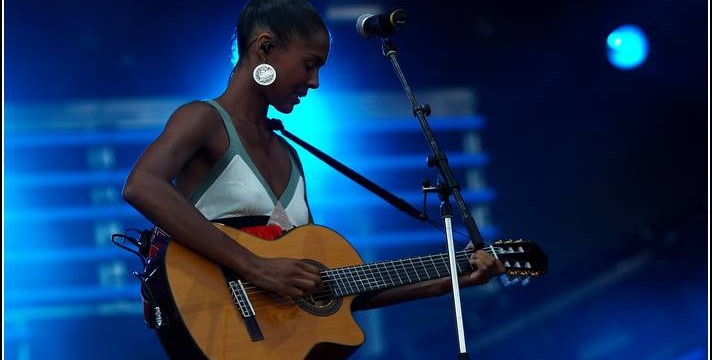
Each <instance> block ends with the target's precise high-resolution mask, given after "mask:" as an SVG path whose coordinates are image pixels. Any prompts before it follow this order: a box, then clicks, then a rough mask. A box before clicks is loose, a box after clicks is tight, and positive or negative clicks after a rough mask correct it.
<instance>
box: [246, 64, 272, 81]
mask: <svg viewBox="0 0 712 360" xmlns="http://www.w3.org/2000/svg"><path fill="white" fill-rule="evenodd" d="M252 78H253V79H255V82H256V83H258V84H260V85H262V86H267V85H269V84H271V83H273V82H274V81H275V80H277V70H275V69H274V68H273V67H272V65H270V64H267V63H262V64H259V65H257V66H255V70H253V71H252Z"/></svg>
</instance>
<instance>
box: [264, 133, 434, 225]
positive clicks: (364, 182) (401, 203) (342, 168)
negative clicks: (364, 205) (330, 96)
mask: <svg viewBox="0 0 712 360" xmlns="http://www.w3.org/2000/svg"><path fill="white" fill-rule="evenodd" d="M267 126H268V127H269V128H270V129H271V130H273V131H274V130H279V131H280V132H281V133H282V135H284V136H285V137H286V138H288V139H289V140H292V141H294V142H295V143H296V144H298V145H299V146H301V147H302V148H304V149H305V150H307V151H309V152H310V153H312V155H314V156H316V157H317V158H318V159H319V160H321V161H323V162H324V163H325V164H327V165H329V166H331V167H332V168H333V169H334V170H336V171H338V172H340V173H342V174H343V175H345V176H346V177H347V178H349V179H351V180H352V181H354V182H355V183H357V184H359V185H361V186H363V187H364V188H366V189H367V190H369V191H370V192H372V193H374V194H376V195H377V196H379V197H380V198H382V199H383V200H385V201H386V202H387V203H389V204H391V205H393V206H395V207H396V209H398V210H401V211H403V212H405V213H406V214H408V215H410V216H412V217H414V218H415V219H417V220H420V221H427V220H428V217H427V214H424V213H421V212H420V211H419V210H418V209H416V208H415V207H413V206H412V205H410V204H409V203H408V202H406V201H405V200H403V199H401V198H399V197H397V196H395V195H393V193H391V192H389V191H388V190H386V189H384V188H382V187H380V186H378V185H377V184H376V183H374V182H373V181H371V180H369V179H366V178H365V177H364V176H363V175H361V174H359V173H357V172H356V171H354V170H352V169H351V168H349V167H348V166H346V165H344V164H343V163H342V162H340V161H338V160H336V159H334V158H333V157H331V156H329V155H327V154H326V153H324V152H323V151H321V150H319V149H317V148H315V147H314V146H312V145H311V144H309V143H307V142H306V141H304V140H302V139H300V138H298V137H297V136H295V135H294V134H292V133H291V132H289V131H287V130H286V129H285V128H284V125H283V124H282V121H280V120H278V119H268V120H267ZM300 166H301V165H300Z"/></svg>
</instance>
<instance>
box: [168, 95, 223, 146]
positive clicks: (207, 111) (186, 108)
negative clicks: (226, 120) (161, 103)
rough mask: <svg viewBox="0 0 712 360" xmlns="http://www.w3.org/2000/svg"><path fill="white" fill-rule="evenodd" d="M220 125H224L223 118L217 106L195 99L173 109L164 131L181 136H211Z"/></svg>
mask: <svg viewBox="0 0 712 360" xmlns="http://www.w3.org/2000/svg"><path fill="white" fill-rule="evenodd" d="M220 127H222V120H221V119H220V114H219V113H218V112H217V111H216V110H215V108H213V107H212V106H211V105H210V104H208V103H207V102H205V101H198V100H195V101H191V102H188V103H185V104H183V105H181V106H179V107H178V108H176V110H175V111H173V114H171V116H170V117H169V118H168V122H166V125H165V131H164V133H170V134H175V135H178V136H179V137H183V136H187V137H189V138H196V137H197V138H205V137H209V136H211V135H212V134H213V133H214V132H215V131H216V129H219V128H220ZM180 134H183V135H180Z"/></svg>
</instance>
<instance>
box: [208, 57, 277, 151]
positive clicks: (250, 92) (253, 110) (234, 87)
mask: <svg viewBox="0 0 712 360" xmlns="http://www.w3.org/2000/svg"><path fill="white" fill-rule="evenodd" d="M233 74H234V75H233V76H232V77H231V78H230V81H229V82H228V86H227V89H225V92H223V94H222V95H220V96H219V97H218V98H217V101H218V102H219V103H220V105H221V106H222V107H223V108H224V109H225V110H226V111H227V112H228V114H229V115H230V117H231V118H232V121H233V122H234V123H235V125H236V126H238V127H240V128H243V129H248V130H254V132H255V134H256V135H258V136H259V137H263V136H267V135H268V134H271V131H270V130H269V128H268V127H267V123H266V121H265V119H266V118H267V107H268V103H267V100H266V99H265V98H264V96H263V95H262V94H261V93H260V92H259V91H258V89H257V88H256V86H257V85H256V84H255V83H254V82H253V81H252V77H251V76H250V74H248V72H247V71H238V70H237V69H235V71H234V73H233ZM238 123H239V124H238Z"/></svg>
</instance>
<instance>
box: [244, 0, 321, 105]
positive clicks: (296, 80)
mask: <svg viewBox="0 0 712 360" xmlns="http://www.w3.org/2000/svg"><path fill="white" fill-rule="evenodd" d="M237 44H238V53H239V56H240V59H239V60H238V63H237V66H236V67H237V68H246V69H247V70H249V74H250V75H252V73H253V69H256V68H264V66H265V64H267V65H269V67H272V70H270V71H272V74H271V75H269V76H268V78H275V79H276V80H274V82H273V83H272V82H264V83H263V82H262V81H261V79H258V78H255V81H254V82H253V85H252V86H254V87H255V89H257V91H259V92H260V93H261V94H262V96H263V97H264V98H265V100H266V101H267V102H268V103H269V104H271V105H272V106H274V107H275V108H276V109H277V110H279V111H281V112H283V113H289V112H291V111H292V109H293V108H294V106H295V105H296V104H299V102H300V100H299V99H300V98H302V97H304V96H306V94H307V92H308V90H309V89H316V88H317V87H319V69H320V68H321V67H322V66H323V65H324V64H325V63H326V59H327V57H328V55H329V51H330V47H331V35H330V33H329V30H328V28H327V27H326V24H325V23H324V20H323V19H322V18H321V16H320V15H319V13H318V12H317V11H316V10H315V9H314V7H313V6H312V5H311V4H310V3H309V2H308V1H306V0H251V1H249V2H248V3H247V4H246V5H245V7H244V8H243V9H242V12H241V13H240V18H239V20H238V22H237ZM244 78H245V77H243V79H244Z"/></svg>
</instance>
